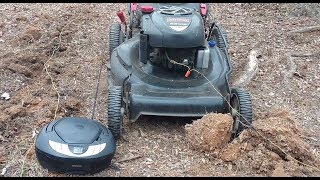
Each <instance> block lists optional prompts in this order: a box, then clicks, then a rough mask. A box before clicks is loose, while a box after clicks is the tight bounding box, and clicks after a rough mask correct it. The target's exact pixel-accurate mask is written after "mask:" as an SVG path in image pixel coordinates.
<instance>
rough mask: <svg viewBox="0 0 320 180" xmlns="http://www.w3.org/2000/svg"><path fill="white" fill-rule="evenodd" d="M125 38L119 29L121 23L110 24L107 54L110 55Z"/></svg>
mask: <svg viewBox="0 0 320 180" xmlns="http://www.w3.org/2000/svg"><path fill="white" fill-rule="evenodd" d="M124 39H125V36H124V33H123V31H122V30H121V24H120V23H116V24H112V25H111V28H110V32H109V55H110V57H111V54H112V51H113V50H114V49H115V48H116V47H118V46H119V45H120V44H121V43H122V42H123V41H124Z"/></svg>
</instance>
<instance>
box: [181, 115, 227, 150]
mask: <svg viewBox="0 0 320 180" xmlns="http://www.w3.org/2000/svg"><path fill="white" fill-rule="evenodd" d="M185 129H186V132H187V133H186V136H187V140H188V142H189V143H190V145H191V147H192V148H193V149H200V150H203V151H213V150H215V149H217V148H220V147H223V146H225V145H226V144H227V143H228V141H229V140H230V137H231V129H232V117H231V116H230V115H228V114H213V113H210V114H207V115H205V116H203V117H202V118H201V119H200V120H197V121H194V122H193V123H192V124H188V125H186V127H185Z"/></svg>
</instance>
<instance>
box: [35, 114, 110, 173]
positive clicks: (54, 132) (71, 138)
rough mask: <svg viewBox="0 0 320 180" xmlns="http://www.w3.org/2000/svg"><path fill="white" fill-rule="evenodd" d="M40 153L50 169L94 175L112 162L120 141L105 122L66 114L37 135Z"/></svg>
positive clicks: (43, 163)
mask: <svg viewBox="0 0 320 180" xmlns="http://www.w3.org/2000/svg"><path fill="white" fill-rule="evenodd" d="M35 149H36V156H37V159H38V161H39V163H40V165H41V166H43V167H44V168H47V169H48V170H49V171H54V172H60V173H69V174H88V173H89V174H93V173H96V172H99V171H102V170H103V169H105V168H106V167H107V166H109V165H110V162H111V159H112V158H113V156H114V153H115V150H116V142H115V140H114V138H113V135H112V133H111V132H110V130H109V129H107V128H106V127H105V126H103V125H102V124H101V123H99V122H97V121H94V120H90V119H86V118H79V117H66V118H62V119H59V120H55V121H53V122H51V123H49V124H48V125H47V126H45V127H44V128H43V129H42V130H41V132H40V133H39V134H38V136H37V140H36V148H35Z"/></svg>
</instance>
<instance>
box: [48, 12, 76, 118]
mask: <svg viewBox="0 0 320 180" xmlns="http://www.w3.org/2000/svg"><path fill="white" fill-rule="evenodd" d="M75 19H76V18H74V19H72V20H71V21H70V22H69V23H68V24H66V25H65V26H63V28H62V29H61V31H60V33H59V43H58V46H57V47H56V48H55V49H54V50H53V51H52V53H51V55H50V57H49V59H48V60H47V62H46V63H45V64H44V68H45V71H46V73H47V75H48V76H49V78H50V81H51V84H52V87H53V89H54V90H55V91H56V94H57V105H56V109H55V111H54V117H53V119H54V120H55V119H56V117H57V113H58V109H59V104H60V93H59V91H58V88H57V87H56V85H55V83H54V81H53V78H52V76H51V74H50V73H49V71H48V67H49V66H47V64H48V62H49V61H50V60H51V59H52V57H53V55H54V54H55V52H56V51H57V50H59V49H60V47H61V41H62V39H61V37H62V35H61V34H62V32H63V30H64V28H65V27H67V26H68V25H69V24H71V22H73V21H74V20H75Z"/></svg>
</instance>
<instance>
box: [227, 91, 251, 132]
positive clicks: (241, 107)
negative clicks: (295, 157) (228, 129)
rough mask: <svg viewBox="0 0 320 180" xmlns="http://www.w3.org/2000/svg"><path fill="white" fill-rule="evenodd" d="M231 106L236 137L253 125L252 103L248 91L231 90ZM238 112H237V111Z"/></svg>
mask: <svg viewBox="0 0 320 180" xmlns="http://www.w3.org/2000/svg"><path fill="white" fill-rule="evenodd" d="M230 104H231V106H232V108H233V109H231V114H232V116H233V120H234V124H233V126H234V130H235V131H236V132H235V134H234V135H235V137H237V136H239V134H240V133H241V132H242V131H243V130H244V129H246V128H248V127H250V126H251V124H252V102H251V97H250V94H249V92H248V91H246V90H244V89H242V88H235V89H231V99H230ZM235 110H236V111H235ZM239 113H240V114H241V115H240V114H239Z"/></svg>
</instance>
